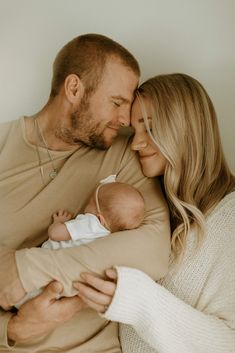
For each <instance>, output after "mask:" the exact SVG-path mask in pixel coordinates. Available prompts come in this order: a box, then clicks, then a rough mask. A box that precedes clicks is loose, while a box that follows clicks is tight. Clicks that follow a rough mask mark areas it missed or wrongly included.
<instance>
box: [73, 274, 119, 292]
mask: <svg viewBox="0 0 235 353" xmlns="http://www.w3.org/2000/svg"><path fill="white" fill-rule="evenodd" d="M80 276H81V278H82V280H84V281H85V282H86V283H87V284H89V286H91V287H93V288H95V289H97V290H98V291H100V292H102V293H104V294H107V295H114V293H115V290H116V284H115V283H113V282H111V281H105V280H103V279H102V278H99V277H96V276H95V275H93V274H91V273H87V272H83V273H81V275H80Z"/></svg>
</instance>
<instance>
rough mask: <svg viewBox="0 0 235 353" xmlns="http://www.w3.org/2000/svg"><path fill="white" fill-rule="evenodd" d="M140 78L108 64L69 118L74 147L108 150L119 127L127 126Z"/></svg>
mask: <svg viewBox="0 0 235 353" xmlns="http://www.w3.org/2000/svg"><path fill="white" fill-rule="evenodd" d="M138 79H139V77H138V76H137V75H136V74H135V73H134V72H133V71H131V70H130V69H129V68H128V67H126V66H124V65H123V64H122V63H121V62H120V61H119V60H117V59H116V60H115V59H112V60H109V61H108V62H107V64H106V67H105V70H104V73H103V77H102V79H101V82H100V83H99V85H98V87H97V89H96V91H95V92H94V93H93V94H92V95H91V96H90V97H89V96H88V98H87V97H84V98H83V99H82V100H81V103H80V105H79V109H78V110H76V111H75V112H73V113H72V114H71V127H70V133H71V139H72V141H71V142H72V143H73V144H80V143H83V144H85V145H87V146H90V147H93V148H99V149H107V148H109V147H110V146H111V144H112V142H113V140H114V138H115V137H116V136H117V134H118V130H119V128H120V127H121V126H128V125H129V124H130V110H131V104H132V102H133V98H134V92H135V90H136V88H137V85H138Z"/></svg>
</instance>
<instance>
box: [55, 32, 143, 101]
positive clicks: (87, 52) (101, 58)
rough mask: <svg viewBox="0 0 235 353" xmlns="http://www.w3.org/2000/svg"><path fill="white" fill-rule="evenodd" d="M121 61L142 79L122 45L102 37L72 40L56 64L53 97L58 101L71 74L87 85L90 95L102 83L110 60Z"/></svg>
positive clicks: (82, 37) (93, 36)
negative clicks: (58, 96) (58, 95)
mask: <svg viewBox="0 0 235 353" xmlns="http://www.w3.org/2000/svg"><path fill="white" fill-rule="evenodd" d="M112 57H113V58H117V59H119V60H120V61H121V62H122V63H123V64H124V65H125V66H127V67H129V68H130V69H131V70H132V71H133V72H134V73H136V74H137V75H138V76H140V68H139V64H138V62H137V60H136V59H135V58H134V56H133V55H132V54H131V53H130V52H129V51H128V50H127V49H125V48H124V47H123V46H122V45H120V44H119V43H117V42H115V41H114V40H112V39H110V38H108V37H106V36H103V35H100V34H92V33H91V34H84V35H81V36H78V37H76V38H74V39H72V40H71V41H70V42H68V43H67V44H66V45H65V46H64V47H63V48H62V49H61V50H60V51H59V53H58V54H57V56H56V58H55V61H54V64H53V77H52V85H51V93H50V97H55V96H56V95H57V94H58V93H59V90H60V88H61V85H62V84H63V82H64V81H65V79H66V77H67V76H68V75H70V74H76V75H77V76H78V77H79V78H80V79H81V80H82V81H83V83H84V85H85V91H86V93H87V94H88V95H89V94H90V93H92V92H94V91H95V90H96V88H97V86H98V84H99V82H100V81H101V78H102V74H103V71H104V68H105V64H106V61H107V59H109V58H112Z"/></svg>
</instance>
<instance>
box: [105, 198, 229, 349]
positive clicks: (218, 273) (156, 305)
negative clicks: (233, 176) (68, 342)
mask: <svg viewBox="0 0 235 353" xmlns="http://www.w3.org/2000/svg"><path fill="white" fill-rule="evenodd" d="M206 224H207V231H206V235H205V238H204V241H203V243H202V245H201V247H200V248H199V250H198V251H197V252H196V253H195V252H194V250H193V249H194V244H195V234H194V233H193V232H192V233H191V234H190V237H189V239H188V242H187V247H186V253H185V257H184V259H183V261H182V263H181V265H180V266H178V267H177V266H176V265H175V263H174V261H172V264H171V267H170V272H169V273H168V275H167V276H166V277H165V278H164V279H163V280H161V282H158V283H156V282H154V281H153V280H152V279H151V278H150V277H148V276H147V275H146V274H144V273H143V272H141V271H139V270H136V269H133V268H127V267H117V270H118V285H117V290H116V293H115V296H114V298H113V301H112V303H111V305H110V307H109V309H108V310H107V312H106V313H105V317H106V318H107V319H109V320H114V321H119V322H122V323H125V324H129V325H131V326H129V325H120V338H121V343H122V349H123V353H153V352H158V353H234V352H235V192H233V193H231V194H229V195H227V196H226V197H225V198H224V199H223V200H222V201H221V202H220V203H219V204H218V205H217V207H216V208H215V209H214V211H213V212H212V213H211V214H210V216H209V217H208V219H207V223H206ZM138 335H139V336H138ZM146 342H147V343H146Z"/></svg>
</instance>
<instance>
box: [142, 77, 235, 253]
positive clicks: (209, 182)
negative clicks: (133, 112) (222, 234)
mask: <svg viewBox="0 0 235 353" xmlns="http://www.w3.org/2000/svg"><path fill="white" fill-rule="evenodd" d="M137 97H138V98H139V101H140V104H141V108H142V111H143V116H144V120H145V124H146V127H147V131H148V133H149V134H150V137H151V138H152V140H153V141H154V142H155V144H156V145H157V147H158V148H159V149H160V151H161V152H162V153H163V155H164V156H165V157H166V159H167V160H168V163H167V166H166V170H165V173H164V179H163V180H164V183H163V184H164V189H165V190H164V191H165V194H166V198H167V200H168V204H169V208H170V214H171V224H172V250H173V253H175V254H177V255H179V254H181V255H182V254H183V252H184V249H185V243H186V238H187V235H188V233H189V230H190V229H191V227H192V226H193V228H194V229H196V234H197V240H198V244H200V241H201V240H202V238H203V235H204V232H205V216H207V215H208V214H209V213H210V212H211V211H212V210H213V208H214V207H215V206H216V205H217V204H218V202H219V201H220V200H221V199H222V198H223V197H224V196H225V195H226V194H228V193H230V192H231V191H233V190H234V189H235V177H234V176H233V175H232V173H231V171H230V170H229V167H228V165H227V163H226V160H225V157H224V153H223V148H222V145H221V140H220V134H219V128H218V123H217V117H216V113H215V109H214V106H213V104H212V102H211V99H210V98H209V96H208V94H207V92H206V91H205V89H204V88H203V87H202V85H201V84H200V83H199V82H198V81H197V80H195V79H194V78H192V77H190V76H188V75H185V74H171V75H159V76H155V77H153V78H151V79H149V80H147V81H146V82H144V83H143V84H142V85H141V86H140V87H139V90H138V92H137ZM142 97H145V98H147V99H149V101H150V102H151V106H152V112H151V113H152V114H151V117H152V132H151V131H150V129H149V126H148V119H147V115H146V111H145V107H144V100H143V99H142Z"/></svg>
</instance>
